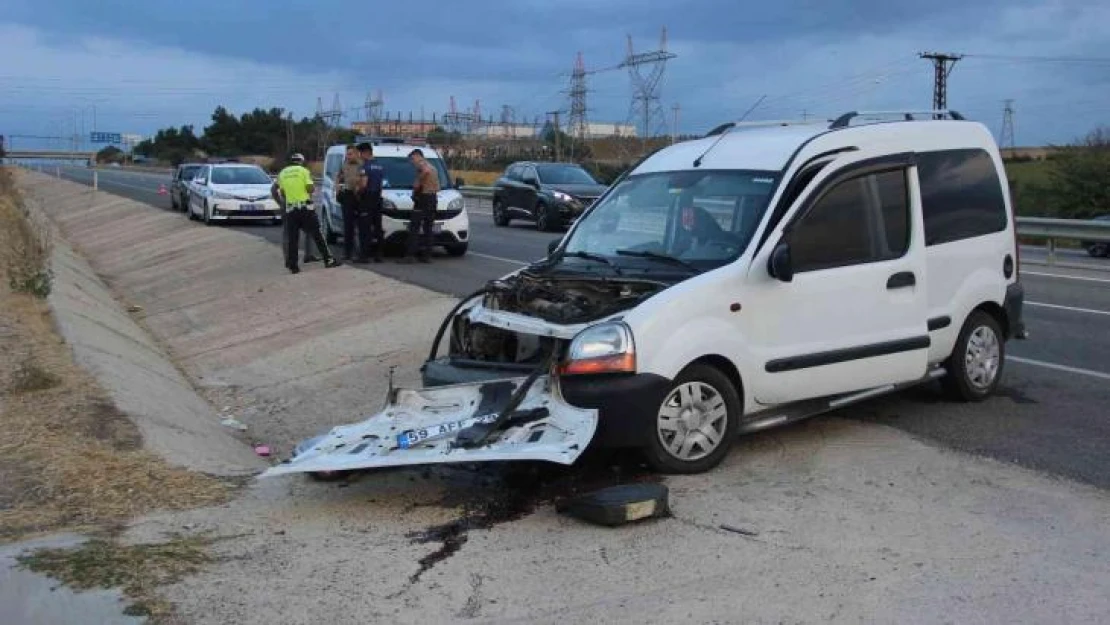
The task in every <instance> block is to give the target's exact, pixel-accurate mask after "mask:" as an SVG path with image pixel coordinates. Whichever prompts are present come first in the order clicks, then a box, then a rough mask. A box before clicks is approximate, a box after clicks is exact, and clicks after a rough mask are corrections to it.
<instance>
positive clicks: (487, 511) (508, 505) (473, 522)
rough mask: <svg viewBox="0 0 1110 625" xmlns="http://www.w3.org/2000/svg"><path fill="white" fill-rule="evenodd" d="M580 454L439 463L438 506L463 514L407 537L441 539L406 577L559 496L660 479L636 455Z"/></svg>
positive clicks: (420, 540) (413, 580) (415, 540)
mask: <svg viewBox="0 0 1110 625" xmlns="http://www.w3.org/2000/svg"><path fill="white" fill-rule="evenodd" d="M588 456H589V454H587V455H584V456H583V457H582V458H581V459H580V460H579V463H578V464H576V465H575V466H572V467H562V466H559V465H553V464H547V463H539V462H536V463H531V462H515V463H502V464H496V465H495V464H484V465H478V466H476V467H469V468H468V467H465V466H463V467H438V468H437V469H436V471H437V473H439V477H440V478H441V479H443V480H444V482H445V490H446V494H445V496H444V497H443V499H442V500H441V501H440V502H439V505H441V506H443V507H447V508H461V509H462V515H461V516H460V517H459V518H457V519H454V520H452V521H449V522H447V523H442V524H439V525H433V526H430V527H427V528H425V529H424V530H421V531H418V532H412V533H409V534H407V535H406V537H407V538H409V540H411V541H412V542H413V543H414V544H430V543H439V547H438V548H437V549H436V550H435V551H432V552H431V553H429V554H428V555H426V556H424V557H422V558H420V560H419V561H418V564H419V565H420V567H419V569H418V570H417V571H416V572H415V573H413V575H412V576H410V577H409V582H410V584H415V583H416V582H417V581H419V580H420V577H421V576H422V575H423V574H424V573H426V572H427V571H428V570H429V569H431V568H432V567H434V566H435V565H436V564H439V563H440V562H442V561H444V560H446V559H448V558H450V557H451V556H453V555H455V554H456V553H458V551H459V550H460V549H461V548H462V546H463V545H464V544H466V542H467V540H468V539H469V532H471V531H472V530H488V529H491V528H493V527H495V526H497V525H500V524H502V523H509V522H512V521H516V520H519V519H521V518H524V517H525V516H528V515H530V514H532V513H534V512H535V511H536V509H537V508H539V507H541V506H545V505H549V504H554V503H557V502H558V501H560V500H562V499H566V498H569V497H573V496H576V495H580V494H582V493H587V492H591V491H594V490H598V489H601V488H606V487H609V486H616V485H620V484H632V483H638V482H658V481H661V479H662V477H661V476H660V475H658V474H655V473H652V472H651V471H650V470H649V469H648V468H647V466H646V465H644V464H643V462H642V460H640V458H638V457H637V456H636V455H635V454H631V453H628V454H624V453H618V454H611V455H609V456H608V457H605V458H598V457H588Z"/></svg>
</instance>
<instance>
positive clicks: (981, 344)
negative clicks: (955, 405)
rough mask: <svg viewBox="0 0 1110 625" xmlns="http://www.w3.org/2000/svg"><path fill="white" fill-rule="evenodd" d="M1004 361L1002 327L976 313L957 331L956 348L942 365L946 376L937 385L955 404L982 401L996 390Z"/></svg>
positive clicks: (990, 318) (1004, 344)
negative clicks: (941, 387)
mask: <svg viewBox="0 0 1110 625" xmlns="http://www.w3.org/2000/svg"><path fill="white" fill-rule="evenodd" d="M1005 360H1006V343H1005V340H1004V339H1003V336H1002V326H1001V325H999V323H998V320H997V319H995V318H994V317H992V316H991V315H989V314H987V313H985V312H983V311H981V310H976V311H974V312H972V313H971V314H970V315H968V318H967V321H966V322H964V326H963V328H961V329H960V336H959V338H957V339H956V346H955V347H954V348H953V349H952V354H951V355H950V356H949V357H948V360H947V361H946V362H945V369H946V370H947V374H946V375H945V376H944V377H943V378H941V385H942V386H943V387H944V390H945V392H946V393H947V395H948V396H949V397H951V398H952V399H954V400H956V401H968V402H978V401H983V400H984V399H986V398H988V397H990V396H991V395H992V394H993V393H994V391H995V389H996V388H998V382H999V380H1001V379H1002V366H1003V364H1005Z"/></svg>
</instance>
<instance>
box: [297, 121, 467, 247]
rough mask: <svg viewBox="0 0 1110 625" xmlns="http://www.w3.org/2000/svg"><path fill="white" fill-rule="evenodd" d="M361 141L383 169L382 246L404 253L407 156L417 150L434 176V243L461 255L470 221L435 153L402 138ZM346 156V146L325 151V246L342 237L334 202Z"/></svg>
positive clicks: (411, 177) (409, 183) (409, 179)
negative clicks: (436, 177)
mask: <svg viewBox="0 0 1110 625" xmlns="http://www.w3.org/2000/svg"><path fill="white" fill-rule="evenodd" d="M364 141H365V142H367V143H370V144H372V145H373V146H374V161H375V162H376V163H378V164H379V165H381V166H382V169H384V170H385V171H384V176H383V179H382V200H383V206H382V231H383V232H384V234H385V241H386V246H387V247H388V248H393V249H403V247H404V244H405V241H406V239H407V237H408V222H409V216H410V215H411V214H412V187H413V182H414V181H415V180H416V168H415V167H413V165H412V163H411V162H410V161H409V153H410V152H412V151H413V150H415V149H417V148H419V149H420V151H421V152H423V153H424V158H425V159H427V161H428V164H429V165H431V166H432V167H433V168H434V169H435V170H436V172H437V173H438V174H439V187H440V192H439V194H438V197H439V202H438V206H437V207H436V217H435V222H434V226H433V227H434V234H435V244H436V245H437V246H440V247H443V248H444V249H445V250H446V251H447V253H448V254H450V255H451V256H462V255H463V254H466V250H467V247H468V245H469V243H470V218H469V216H468V215H467V212H466V206H465V203H464V200H463V196H462V193H461V192H460V191H459V190H458V187H460V186H462V180H458V181H456V182H455V183H454V184H452V182H451V179H450V176H449V175H448V173H447V165H446V163H444V161H443V158H442V157H441V156H440V154H439V153H438V152H436V151H435V150H434V149H432V148H431V147H430V146H428V145H424V144H417V142H415V141H405V140H403V139H389V138H379V137H359V138H358V139H356V140H355V143H356V144H358V143H362V142H364ZM346 154H347V146H346V145H333V146H331V147H330V148H328V151H327V155H326V156H325V158H324V176H323V181H322V182H321V185H320V189H321V191H320V198H319V201H318V202H317V206H318V209H317V210H318V211H319V217H320V224H321V226H322V227H323V228H324V234H325V236H326V237H327V240H328V243H335V242H336V240H337V239H338V238H339V237H340V236H342V235H343V210H342V207H341V206H340V205H339V200H338V199H336V192H337V191H338V185H337V183H336V182H335V180H336V177H337V176H338V175H339V172H340V170H341V169H342V168H343V161H344V159H346Z"/></svg>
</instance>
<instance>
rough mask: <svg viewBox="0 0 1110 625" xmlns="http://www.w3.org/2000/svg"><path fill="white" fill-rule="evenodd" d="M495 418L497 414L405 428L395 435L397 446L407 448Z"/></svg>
mask: <svg viewBox="0 0 1110 625" xmlns="http://www.w3.org/2000/svg"><path fill="white" fill-rule="evenodd" d="M496 418H497V415H483V416H481V417H472V418H469V419H459V420H457V421H448V422H446V423H440V424H438V425H432V426H428V427H426V428H418V429H415V430H406V431H404V432H401V433H400V434H398V435H397V446H398V447H400V448H401V449H408V448H410V447H412V446H414V445H419V444H420V443H423V442H424V441H428V440H431V439H434V438H439V437H441V436H447V435H448V434H455V433H457V432H458V431H459V430H462V429H465V428H468V427H470V426H472V425H474V424H477V423H485V422H488V421H493V420H494V419H496Z"/></svg>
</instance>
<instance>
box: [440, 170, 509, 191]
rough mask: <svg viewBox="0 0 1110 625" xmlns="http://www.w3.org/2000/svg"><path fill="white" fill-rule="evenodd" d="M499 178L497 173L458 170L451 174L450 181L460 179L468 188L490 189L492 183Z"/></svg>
mask: <svg viewBox="0 0 1110 625" xmlns="http://www.w3.org/2000/svg"><path fill="white" fill-rule="evenodd" d="M500 176H501V172H499V171H473V170H469V169H460V170H457V171H453V172H451V179H452V180H454V179H455V178H462V179H463V182H465V183H466V184H467V185H468V186H474V187H492V186H493V183H494V182H496V181H497V179H498V178H499V177H500Z"/></svg>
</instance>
